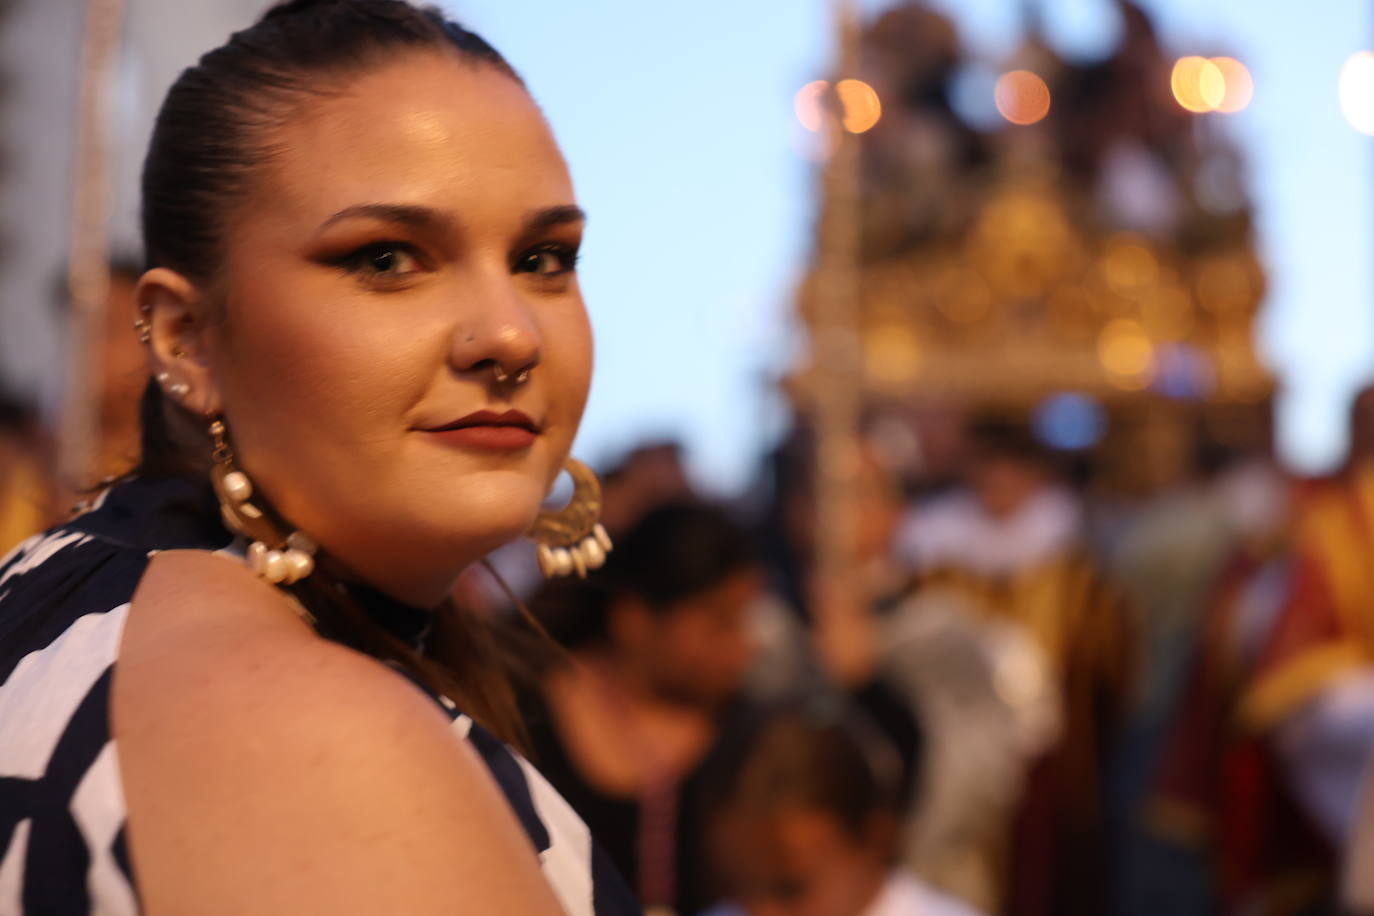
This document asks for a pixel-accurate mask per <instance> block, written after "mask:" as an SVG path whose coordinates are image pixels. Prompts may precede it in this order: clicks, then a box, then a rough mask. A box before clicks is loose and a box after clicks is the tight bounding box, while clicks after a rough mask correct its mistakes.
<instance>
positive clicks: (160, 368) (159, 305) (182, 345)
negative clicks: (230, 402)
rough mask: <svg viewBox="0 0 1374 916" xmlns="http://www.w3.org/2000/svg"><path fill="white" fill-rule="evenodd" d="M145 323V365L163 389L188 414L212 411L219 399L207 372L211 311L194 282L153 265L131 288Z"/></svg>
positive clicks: (172, 271) (218, 408) (214, 411)
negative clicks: (134, 286) (135, 287)
mask: <svg viewBox="0 0 1374 916" xmlns="http://www.w3.org/2000/svg"><path fill="white" fill-rule="evenodd" d="M134 295H135V298H136V300H137V302H138V307H139V311H140V313H141V314H142V317H143V320H144V321H147V322H148V335H149V341H148V368H149V369H150V370H151V371H152V373H153V377H154V378H156V379H157V380H158V382H159V383H160V384H161V385H162V393H163V395H164V396H165V397H167V398H168V399H170V400H172V401H175V402H176V403H178V404H180V405H181V406H182V407H185V408H186V409H187V410H189V411H191V412H192V413H197V414H200V415H202V416H207V417H208V416H213V415H215V414H218V413H219V412H220V405H221V403H222V399H221V397H220V391H219V388H218V386H217V384H216V382H215V379H214V377H213V375H212V373H211V371H210V359H209V357H210V330H211V321H210V318H211V314H210V307H209V303H208V300H207V297H206V295H205V294H204V292H203V291H202V290H201V288H200V287H198V286H197V285H196V284H195V283H193V282H191V280H189V279H187V278H186V277H185V276H183V275H182V274H179V273H177V272H176V271H174V270H169V269H168V268H166V267H155V268H153V269H152V270H150V271H148V272H147V273H145V274H144V275H143V276H142V277H140V278H139V281H138V289H137V291H136V292H135V293H134Z"/></svg>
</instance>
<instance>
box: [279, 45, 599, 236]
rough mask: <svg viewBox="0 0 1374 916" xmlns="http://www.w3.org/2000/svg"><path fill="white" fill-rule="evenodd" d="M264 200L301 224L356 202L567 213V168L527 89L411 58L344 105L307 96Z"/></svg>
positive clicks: (361, 84) (376, 76)
mask: <svg viewBox="0 0 1374 916" xmlns="http://www.w3.org/2000/svg"><path fill="white" fill-rule="evenodd" d="M274 139H275V141H276V142H275V143H274V144H273V145H274V146H275V147H276V148H277V150H278V153H277V155H276V156H275V157H274V162H273V163H272V166H271V168H270V169H268V170H265V171H266V173H267V174H265V175H264V181H263V182H262V184H261V185H260V186H259V187H258V189H257V190H258V191H259V195H258V196H259V197H266V198H267V199H268V200H270V201H271V202H272V203H273V204H274V205H275V206H278V207H281V208H282V209H289V210H291V211H294V212H296V213H298V214H299V215H300V216H301V217H303V218H311V217H315V216H320V215H321V214H323V215H328V214H330V213H334V212H337V211H338V210H340V209H342V208H344V207H348V206H351V205H354V204H356V203H358V202H359V201H389V200H407V201H424V202H426V203H427V204H429V205H431V206H440V207H443V206H445V205H446V204H447V205H452V206H461V207H462V208H463V209H464V210H465V211H467V212H469V213H471V211H473V210H474V209H479V210H480V209H481V207H482V206H483V205H484V203H486V202H490V203H492V204H496V203H498V202H501V201H504V208H505V209H510V208H514V209H520V210H524V209H530V208H535V207H544V206H551V205H558V204H570V203H572V202H573V200H572V186H571V181H570V179H569V177H568V173H567V167H566V164H565V163H564V161H563V157H562V154H561V153H560V151H559V149H558V146H557V144H556V143H555V141H554V139H553V135H552V133H551V132H550V130H549V128H548V125H547V123H546V122H545V120H544V118H543V116H542V114H541V113H540V112H539V109H538V107H537V106H536V105H535V104H534V102H533V100H532V99H531V98H530V97H529V95H528V93H527V92H526V91H525V90H524V88H523V87H522V86H520V84H519V83H517V82H516V81H515V80H514V79H512V78H511V77H509V76H508V75H506V74H504V73H502V72H501V71H499V70H497V69H495V68H494V67H490V66H485V65H480V64H477V65H474V64H472V63H471V62H468V61H464V60H462V59H460V58H458V57H457V56H456V55H447V54H441V53H435V52H425V53H415V54H408V55H404V56H402V57H400V58H397V59H396V60H394V61H390V62H388V63H386V64H382V65H380V66H378V67H375V68H373V69H371V70H369V71H368V72H367V73H364V74H362V75H360V76H358V77H356V78H354V79H353V80H352V81H351V82H350V83H349V84H348V85H347V86H346V88H345V90H344V91H342V92H338V93H329V94H322V95H318V96H309V97H307V101H305V102H302V103H300V107H299V109H298V110H297V111H296V112H294V113H293V117H291V118H290V119H289V120H288V121H287V122H286V123H285V124H284V125H283V126H282V127H281V128H280V129H279V131H278V132H277V134H276V137H275V138H274Z"/></svg>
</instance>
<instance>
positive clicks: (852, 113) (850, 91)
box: [835, 80, 883, 134]
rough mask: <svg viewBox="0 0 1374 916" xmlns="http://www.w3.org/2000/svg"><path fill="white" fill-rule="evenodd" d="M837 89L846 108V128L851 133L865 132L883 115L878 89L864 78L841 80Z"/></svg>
mask: <svg viewBox="0 0 1374 916" xmlns="http://www.w3.org/2000/svg"><path fill="white" fill-rule="evenodd" d="M835 91H836V92H838V93H839V96H840V106H841V107H842V109H843V110H844V129H845V130H847V131H849V132H850V133H851V134H861V133H863V132H864V131H866V130H868V129H869V128H871V127H872V126H873V125H874V124H877V123H878V119H879V118H881V117H882V116H883V106H882V103H881V102H880V101H879V100H878V93H877V91H876V90H875V89H874V88H873V87H872V86H870V85H868V83H865V82H864V81H863V80H840V82H839V85H837V86H836V87H835Z"/></svg>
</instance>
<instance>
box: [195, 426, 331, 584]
mask: <svg viewBox="0 0 1374 916" xmlns="http://www.w3.org/2000/svg"><path fill="white" fill-rule="evenodd" d="M210 438H211V440H212V442H213V451H212V452H211V457H212V458H213V460H214V462H215V466H214V467H213V468H212V469H211V471H210V480H211V482H212V483H213V484H214V487H215V495H216V496H218V497H219V506H220V515H221V516H222V517H223V519H224V524H225V525H226V526H227V527H228V528H229V530H230V531H233V532H234V533H235V534H241V535H243V536H244V537H245V538H247V539H248V541H249V543H248V550H247V554H246V561H247V563H248V568H249V569H251V570H252V571H253V574H254V575H256V576H259V577H260V578H263V579H266V580H267V581H268V582H270V583H272V584H273V585H294V584H295V583H297V582H299V581H301V580H302V579H304V578H305V577H306V576H309V575H310V574H311V573H312V572H314V571H315V552H316V551H317V550H318V549H319V548H318V546H317V545H316V544H315V542H314V541H313V540H311V539H310V537H309V536H307V535H305V534H304V533H302V532H300V531H293V532H291V533H290V534H288V535H286V536H285V537H283V536H282V535H281V533H280V532H279V531H278V530H277V527H276V525H274V524H273V523H272V521H271V519H269V518H268V517H267V514H266V513H265V512H263V511H262V510H261V509H260V508H258V507H257V506H256V505H254V504H253V503H252V502H251V501H250V500H251V498H252V496H253V484H252V481H250V480H249V479H248V475H247V474H245V473H244V472H243V471H241V470H239V469H238V468H237V467H235V466H234V453H233V450H232V449H231V448H230V447H229V441H228V439H227V438H226V431H225V428H224V421H223V420H222V419H220V418H219V417H216V418H215V419H214V420H212V421H211V422H210Z"/></svg>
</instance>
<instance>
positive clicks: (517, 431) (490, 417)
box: [420, 410, 539, 452]
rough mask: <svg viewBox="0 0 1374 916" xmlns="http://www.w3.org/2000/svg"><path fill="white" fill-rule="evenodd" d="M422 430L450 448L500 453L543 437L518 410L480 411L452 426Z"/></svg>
mask: <svg viewBox="0 0 1374 916" xmlns="http://www.w3.org/2000/svg"><path fill="white" fill-rule="evenodd" d="M420 431H421V432H425V433H428V434H430V435H431V436H435V437H437V438H439V439H441V440H442V441H444V442H445V443H448V444H449V445H456V446H458V447H460V448H476V449H484V450H486V451H496V452H513V451H519V450H520V449H523V448H529V447H530V446H531V445H533V444H534V437H535V436H537V435H539V427H538V426H537V425H535V422H534V421H533V420H531V419H530V418H529V417H528V416H526V415H525V414H523V413H521V412H520V411H518V410H507V411H505V412H503V413H497V412H496V411H494V410H479V411H477V412H475V413H470V414H468V415H467V416H465V417H460V418H458V419H457V420H454V421H453V422H452V423H445V424H444V425H443V426H435V427H429V428H423V429H421V430H420Z"/></svg>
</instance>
